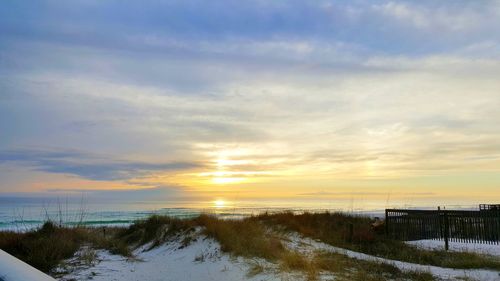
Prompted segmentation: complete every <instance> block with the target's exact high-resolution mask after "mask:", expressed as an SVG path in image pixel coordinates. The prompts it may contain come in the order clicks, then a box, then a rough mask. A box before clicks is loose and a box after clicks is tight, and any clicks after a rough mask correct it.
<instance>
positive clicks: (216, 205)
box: [214, 199, 226, 208]
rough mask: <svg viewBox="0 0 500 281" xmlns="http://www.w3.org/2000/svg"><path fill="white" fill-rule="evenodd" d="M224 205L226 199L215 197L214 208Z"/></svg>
mask: <svg viewBox="0 0 500 281" xmlns="http://www.w3.org/2000/svg"><path fill="white" fill-rule="evenodd" d="M225 206H226V201H224V200H222V199H217V200H215V201H214V207H216V208H224V207H225Z"/></svg>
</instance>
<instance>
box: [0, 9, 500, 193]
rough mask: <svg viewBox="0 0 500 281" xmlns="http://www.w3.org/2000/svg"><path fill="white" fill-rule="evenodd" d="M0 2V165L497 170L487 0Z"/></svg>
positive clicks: (100, 172)
mask: <svg viewBox="0 0 500 281" xmlns="http://www.w3.org/2000/svg"><path fill="white" fill-rule="evenodd" d="M6 5H7V6H6V7H5V9H2V10H1V11H0V32H2V35H3V36H2V39H3V40H2V41H1V42H0V132H2V137H1V138H0V151H2V152H1V154H0V158H1V161H2V168H3V167H7V169H8V168H9V167H11V166H13V165H18V166H23V165H24V166H26V167H33V169H34V170H35V171H33V172H37V176H39V177H42V176H40V175H38V174H39V173H46V174H49V175H51V176H52V177H54V178H55V177H56V176H61V175H73V176H77V177H82V178H85V179H91V180H100V181H104V180H110V181H124V182H129V183H133V184H134V185H136V186H139V185H140V184H141V182H137V181H134V179H135V178H137V177H139V178H141V177H147V176H148V175H151V177H152V178H154V177H155V176H156V175H157V174H162V172H164V173H166V174H168V176H165V177H162V178H161V181H163V182H161V183H158V182H155V183H154V184H148V185H147V186H151V185H153V186H156V185H160V184H165V185H175V184H178V183H179V182H178V178H177V177H190V180H191V182H189V181H188V180H186V181H185V182H184V183H187V182H189V184H191V185H192V186H194V185H198V182H196V180H198V176H199V175H200V174H210V175H217V174H224V173H225V175H238V176H242V175H250V174H251V173H253V174H252V175H256V176H251V177H250V176H249V177H248V178H249V182H248V186H246V187H248V188H249V189H250V190H251V189H252V188H254V187H255V186H256V185H259V184H260V185H262V186H263V185H267V186H275V185H279V183H281V182H282V181H284V179H287V178H291V177H293V179H295V178H302V179H303V180H304V182H307V180H311V181H312V180H316V178H319V179H318V181H319V180H324V182H328V184H329V185H331V186H334V185H336V184H337V180H339V179H342V180H346V179H348V180H357V179H392V178H405V179H408V181H411V179H412V178H414V177H417V176H422V177H426V176H436V175H442V174H447V175H448V176H449V177H452V176H453V175H452V174H453V173H458V172H464V171H469V172H495V171H497V170H498V168H497V167H498V164H499V157H498V155H499V151H500V147H499V146H498V143H500V135H499V133H498V130H497V127H498V122H499V120H500V113H499V111H498V108H499V107H500V99H499V98H498V93H499V89H500V83H499V80H498V73H499V72H500V63H499V58H500V56H499V54H500V53H499V48H498V46H499V45H500V44H499V42H500V33H499V30H498V28H497V26H499V23H500V22H499V19H500V17H499V16H498V15H499V11H500V9H499V5H498V3H497V2H488V1H486V2H474V3H470V2H465V1H455V2H453V3H446V4H443V3H437V2H435V1H419V2H410V1H402V2H392V1H377V2H373V1H350V2H340V1H319V2H317V1H313V2H304V1H271V2H270V1H237V2H235V1H229V0H221V1H168V2H156V1H151V2H146V3H141V4H136V3H132V2H127V3H123V2H121V1H120V2H117V1H106V2H102V1H92V2H88V1H78V2H72V3H71V4H67V3H66V4H65V3H57V4H56V3H55V2H52V1H40V2H37V3H35V4H30V5H26V4H23V3H18V2H9V3H8V4H6ZM16 147H31V148H33V149H31V150H30V149H28V150H23V149H21V150H16V149H13V148H16ZM46 147H57V148H59V149H58V150H47V149H44V148H46ZM82 151H88V152H89V153H88V152H82ZM228 152H234V153H232V154H231V153H228ZM224 157H225V158H224ZM226 158H227V159H226ZM219 163H226V164H227V163H245V164H242V165H229V164H228V165H222V164H219ZM223 169H225V170H223ZM192 170H196V173H187V171H192ZM222 170H223V171H222ZM0 172H2V173H3V174H6V173H7V172H5V170H4V171H0ZM256 172H259V173H260V174H259V173H256ZM18 174H25V175H26V177H27V178H30V176H33V177H35V175H33V174H30V172H29V171H26V170H24V169H23V170H22V173H21V169H20V171H19V172H18ZM55 174H57V175H55ZM257 174H258V176H257ZM10 179H11V181H10V182H9V183H0V184H2V185H0V189H7V187H6V186H7V185H9V186H10V185H11V182H12V181H15V177H14V176H11V177H10ZM37 179H38V178H37ZM58 179H59V178H58ZM306 179H307V180H306ZM148 180H149V179H143V181H144V182H148ZM156 180H157V181H160V179H156ZM250 180H252V181H250ZM32 181H33V182H35V180H34V179H33V180H32ZM46 181H47V177H43V180H36V182H46ZM193 181H194V182H195V183H193ZM252 184H254V185H252ZM291 184H295V183H294V182H293V183H291ZM302 184H303V183H302ZM23 185H24V186H25V189H26V190H28V189H37V188H38V189H40V186H38V185H35V184H32V185H29V184H24V183H23ZM200 185H201V184H200ZM33 186H34V187H33ZM47 186H50V185H43V187H44V188H46V187H47ZM53 186H56V187H54V188H60V187H61V186H62V184H58V185H53ZM79 187H80V186H79ZM141 187H142V186H141ZM75 188H76V187H75ZM208 188H210V189H212V190H211V191H214V192H215V191H218V192H228V189H229V187H227V188H226V187H224V188H222V187H221V186H210V187H208ZM302 188H303V189H307V188H310V187H309V185H307V184H303V186H302ZM25 189H23V190H25ZM222 189H224V190H222ZM9 190H12V188H10V187H9Z"/></svg>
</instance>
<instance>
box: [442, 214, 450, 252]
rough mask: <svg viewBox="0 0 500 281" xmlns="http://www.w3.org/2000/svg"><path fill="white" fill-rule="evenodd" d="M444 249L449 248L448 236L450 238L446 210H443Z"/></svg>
mask: <svg viewBox="0 0 500 281" xmlns="http://www.w3.org/2000/svg"><path fill="white" fill-rule="evenodd" d="M443 214H444V249H445V250H446V251H448V249H449V248H450V245H449V241H448V240H449V238H450V222H449V221H448V211H447V210H444V211H443Z"/></svg>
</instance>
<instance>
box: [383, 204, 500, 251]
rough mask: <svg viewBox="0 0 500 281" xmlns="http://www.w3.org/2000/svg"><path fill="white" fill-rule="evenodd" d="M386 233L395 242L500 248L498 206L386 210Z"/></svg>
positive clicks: (499, 213)
mask: <svg viewBox="0 0 500 281" xmlns="http://www.w3.org/2000/svg"><path fill="white" fill-rule="evenodd" d="M385 232H386V234H387V236H388V237H390V238H392V239H398V240H405V241H410V240H421V239H436V240H444V242H445V248H446V249H448V241H457V242H470V243H488V244H500V205H487V204H481V205H480V206H479V210H471V211H465V210H440V209H437V210H404V209H387V210H385Z"/></svg>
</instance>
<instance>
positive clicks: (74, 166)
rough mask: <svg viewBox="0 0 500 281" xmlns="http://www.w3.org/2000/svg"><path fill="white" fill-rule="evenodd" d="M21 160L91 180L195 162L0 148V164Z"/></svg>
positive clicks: (132, 175) (183, 166)
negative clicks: (146, 161) (120, 158)
mask: <svg viewBox="0 0 500 281" xmlns="http://www.w3.org/2000/svg"><path fill="white" fill-rule="evenodd" d="M8 162H24V163H28V164H29V165H33V166H34V168H35V169H37V170H39V171H44V172H49V173H60V174H69V175H76V176H79V177H82V178H86V179H91V180H127V179H132V178H136V177H140V176H143V175H146V174H149V173H153V172H160V171H176V170H187V169H192V168H195V167H199V164H196V163H186V162H171V163H145V162H136V161H123V160H121V161H117V160H113V159H106V158H102V157H96V156H95V155H93V154H85V153H83V152H78V151H54V150H10V151H0V164H1V163H8Z"/></svg>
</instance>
